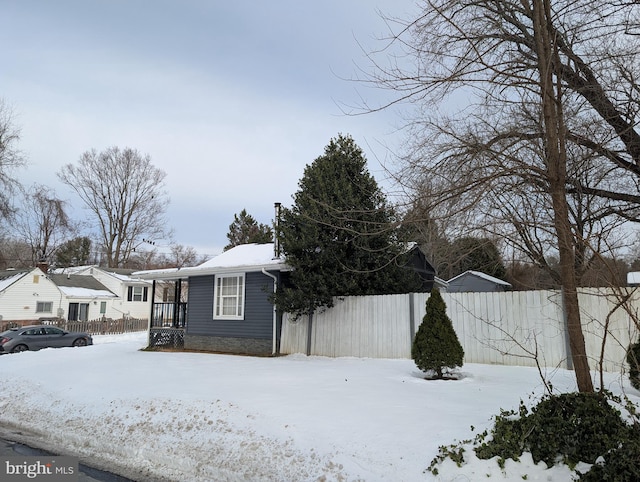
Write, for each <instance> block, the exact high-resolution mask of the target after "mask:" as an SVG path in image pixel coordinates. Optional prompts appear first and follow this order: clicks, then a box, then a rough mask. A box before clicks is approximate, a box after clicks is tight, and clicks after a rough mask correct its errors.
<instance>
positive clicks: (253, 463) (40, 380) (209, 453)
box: [0, 333, 640, 482]
mask: <svg viewBox="0 0 640 482" xmlns="http://www.w3.org/2000/svg"><path fill="white" fill-rule="evenodd" d="M94 340H95V345H94V346H90V347H86V348H61V349H47V350H42V351H40V352H26V353H21V354H16V355H6V356H1V357H0V387H1V388H0V394H1V395H0V428H1V430H0V434H1V435H4V436H5V437H8V438H13V439H14V440H18V441H22V442H26V443H30V444H32V445H34V446H37V447H40V448H44V449H49V450H55V451H58V452H59V453H60V452H62V454H65V455H76V456H79V457H81V459H83V460H85V461H91V462H92V463H94V464H95V465H97V466H98V467H101V468H104V469H107V470H111V471H114V472H117V473H121V474H123V475H128V476H130V477H132V478H134V479H136V480H141V481H143V480H144V481H151V480H172V481H188V482H197V481H227V480H228V481H235V480H242V481H312V480H313V481H315V480H320V481H356V480H364V481H408V482H412V481H421V480H424V481H431V480H442V481H444V480H451V481H473V480H514V481H515V480H519V481H521V480H523V479H525V480H527V481H537V480H544V481H563V482H564V481H567V480H571V474H572V472H570V471H569V469H568V468H566V467H558V466H556V467H553V468H550V469H548V468H546V467H545V466H544V464H540V465H538V466H535V465H534V464H533V463H532V462H531V461H530V460H529V461H527V460H526V458H525V460H524V461H523V462H521V463H517V464H516V463H508V464H507V466H506V468H505V470H501V469H500V468H499V467H498V466H497V464H496V462H495V461H494V460H489V461H484V460H478V459H477V458H475V457H473V454H472V453H468V458H469V459H470V460H469V462H468V463H467V464H465V465H464V466H463V467H461V468H457V467H455V465H454V464H452V463H451V464H445V465H444V466H442V467H441V468H440V475H439V476H438V477H435V476H433V475H431V474H430V473H429V472H426V471H425V469H426V468H427V467H428V466H429V464H430V462H431V460H432V458H433V457H434V456H435V455H436V454H437V453H438V446H440V445H449V444H451V443H453V442H455V441H457V440H463V439H469V438H472V437H473V436H474V435H475V433H477V432H479V431H482V430H484V429H485V428H486V427H488V426H489V425H490V420H491V417H492V416H493V415H495V414H497V413H498V412H499V410H500V408H504V409H514V408H517V406H518V403H519V400H520V399H523V400H529V399H530V397H531V396H535V395H539V394H541V393H542V392H543V387H542V384H541V382H540V378H539V376H538V373H537V371H536V370H535V369H530V368H520V367H503V366H487V365H473V364H471V365H465V366H464V367H463V368H462V374H463V378H462V379H461V380H459V381H437V382H435V381H425V380H424V379H423V378H422V374H421V372H420V371H419V370H418V369H417V368H416V367H415V364H414V363H413V361H411V360H374V359H357V358H340V359H331V358H323V357H306V356H303V355H293V356H286V357H279V358H254V357H241V356H232V355H215V354H199V353H158V352H143V351H140V348H142V347H144V346H145V344H146V334H145V333H136V334H129V335H118V336H96V337H94ZM548 376H549V377H551V378H552V382H553V386H554V387H556V388H557V389H558V390H572V389H575V382H574V378H573V374H572V373H571V372H567V371H564V370H557V371H553V372H550V373H548ZM606 380H607V381H606V383H607V388H608V389H610V390H611V391H613V392H614V393H621V392H622V391H624V392H626V393H627V394H628V395H629V396H630V397H631V398H632V399H633V400H634V401H635V402H636V403H640V393H639V392H638V391H636V390H634V389H633V388H630V386H629V385H628V380H627V379H626V378H624V377H622V376H620V375H615V374H609V375H607V378H606ZM472 425H473V426H474V427H475V432H472V431H471V428H470V427H471V426H472Z"/></svg>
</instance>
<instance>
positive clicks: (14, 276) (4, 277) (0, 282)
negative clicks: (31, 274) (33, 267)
mask: <svg viewBox="0 0 640 482" xmlns="http://www.w3.org/2000/svg"><path fill="white" fill-rule="evenodd" d="M27 273H28V271H27V270H19V271H18V270H7V271H0V291H4V290H6V289H7V288H8V287H9V286H11V285H12V284H13V283H15V282H16V281H18V280H19V279H20V278H22V277H23V276H25V275H26V274H27Z"/></svg>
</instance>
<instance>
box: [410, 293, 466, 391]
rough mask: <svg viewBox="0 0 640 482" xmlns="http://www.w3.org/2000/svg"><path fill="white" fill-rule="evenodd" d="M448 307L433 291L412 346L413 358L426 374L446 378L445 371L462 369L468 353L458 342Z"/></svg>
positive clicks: (438, 294)
mask: <svg viewBox="0 0 640 482" xmlns="http://www.w3.org/2000/svg"><path fill="white" fill-rule="evenodd" d="M446 310H447V305H446V304H445V302H444V300H443V299H442V296H441V295H440V292H439V291H438V290H437V289H434V290H432V291H431V296H430V297H429V299H428V300H427V303H426V313H425V315H424V318H423V319H422V323H421V324H420V327H419V328H418V332H417V333H416V336H415V338H414V340H413V344H412V346H411V358H412V359H413V361H415V362H416V365H417V366H418V368H419V369H420V370H422V371H424V372H428V371H433V372H435V373H436V375H435V377H434V378H439V379H442V378H444V375H443V370H444V369H445V368H455V367H459V366H462V360H463V358H464V350H463V349H462V345H461V344H460V342H459V341H458V335H456V332H455V330H454V329H453V324H452V323H451V319H450V318H449V317H448V316H447V312H446Z"/></svg>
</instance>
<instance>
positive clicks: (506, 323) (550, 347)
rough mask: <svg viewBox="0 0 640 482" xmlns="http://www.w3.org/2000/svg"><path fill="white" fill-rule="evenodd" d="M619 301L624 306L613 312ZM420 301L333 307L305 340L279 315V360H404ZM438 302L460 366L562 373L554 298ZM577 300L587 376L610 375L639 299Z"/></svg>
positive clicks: (591, 296) (466, 296) (559, 312)
mask: <svg viewBox="0 0 640 482" xmlns="http://www.w3.org/2000/svg"><path fill="white" fill-rule="evenodd" d="M623 295H624V296H628V299H627V300H626V302H625V303H624V304H623V305H621V304H620V301H621V299H622V298H621V296H623ZM428 296H429V295H428V293H412V294H403V295H381V296H357V297H346V298H342V299H338V300H336V303H335V306H334V307H333V308H331V309H328V310H326V311H324V312H322V313H316V314H314V316H313V318H312V322H311V332H310V333H309V329H308V328H309V320H308V318H307V317H303V318H300V319H299V320H297V321H293V322H292V321H290V320H289V317H288V316H287V315H285V316H284V319H283V325H282V337H281V345H280V352H281V353H283V354H291V353H307V352H308V353H309V354H310V355H320V356H330V357H341V356H354V357H369V358H411V342H412V340H413V336H414V335H415V332H416V331H417V329H418V327H419V326H420V323H422V317H423V316H424V314H425V303H426V300H427V298H428ZM442 297H443V299H444V301H445V303H446V304H447V314H448V315H449V317H450V318H451V321H452V322H453V327H454V328H455V330H456V333H457V334H458V339H459V340H460V343H461V344H462V346H463V348H464V351H465V357H464V361H465V362H466V363H488V364H501V365H522V366H535V360H534V357H536V356H537V358H538V361H539V363H540V364H541V365H542V366H546V367H563V368H570V366H571V365H570V364H571V360H570V357H569V356H568V353H569V349H568V338H567V331H566V325H565V318H564V310H563V306H562V296H561V292H560V291H510V292H502V293H442ZM579 300H580V310H581V317H582V324H583V331H584V335H585V343H586V348H587V355H588V356H589V363H590V366H591V368H593V369H595V368H598V363H599V360H600V359H601V358H602V359H603V368H604V370H605V371H618V370H619V369H620V367H621V364H622V363H623V361H624V358H625V354H626V350H627V347H628V346H629V343H630V341H636V340H637V337H638V330H637V327H636V324H635V321H634V319H636V320H637V319H638V318H637V317H636V316H635V314H636V313H638V312H639V311H640V292H637V291H634V290H629V291H624V292H622V293H621V292H620V291H619V290H617V291H616V290H604V289H582V290H581V291H580V294H579ZM632 315H633V316H632ZM605 324H606V325H607V327H608V329H607V330H605ZM605 334H606V336H605ZM603 347H604V348H603ZM601 354H603V356H602V357H601Z"/></svg>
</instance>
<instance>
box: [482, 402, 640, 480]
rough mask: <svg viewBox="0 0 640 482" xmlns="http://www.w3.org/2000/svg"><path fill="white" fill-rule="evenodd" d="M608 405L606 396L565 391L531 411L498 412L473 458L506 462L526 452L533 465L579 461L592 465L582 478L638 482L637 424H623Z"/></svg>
mask: <svg viewBox="0 0 640 482" xmlns="http://www.w3.org/2000/svg"><path fill="white" fill-rule="evenodd" d="M609 401H613V402H616V403H619V402H620V400H619V399H616V398H615V397H613V396H612V395H610V394H603V393H597V394H592V393H567V394H562V395H553V396H548V397H546V398H545V399H543V400H542V401H541V402H540V403H538V405H536V406H535V407H533V408H532V409H531V411H530V412H529V411H528V410H527V408H526V407H525V406H524V404H523V403H521V405H520V410H519V413H518V414H516V412H513V411H511V412H502V413H501V414H500V415H498V416H496V418H495V425H494V427H493V429H492V431H491V435H492V439H491V440H489V441H485V439H486V435H487V434H486V433H485V434H482V435H479V436H478V437H477V438H476V442H477V443H479V445H478V446H477V447H476V449H475V450H476V454H477V455H478V457H479V458H481V459H489V458H492V457H495V456H498V457H499V461H500V463H501V465H502V464H504V460H506V459H508V458H511V459H514V460H518V457H519V456H520V455H521V454H522V453H523V452H530V453H531V455H532V458H533V460H534V461H535V462H536V463H537V462H539V461H544V462H545V463H546V464H547V465H548V466H552V465H554V464H555V463H556V462H558V461H561V462H564V463H566V464H567V465H568V466H569V467H575V466H576V464H577V463H578V462H585V463H589V464H596V461H598V459H599V457H603V458H604V462H603V463H602V464H596V465H594V466H593V468H592V469H591V471H589V472H587V473H586V474H582V476H581V480H585V481H595V480H610V481H616V482H626V481H637V480H640V426H638V423H637V420H636V424H635V425H629V424H628V423H627V422H625V421H624V420H623V418H622V416H621V414H620V412H619V411H618V410H616V409H615V408H613V407H612V406H611V404H610V403H609Z"/></svg>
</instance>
